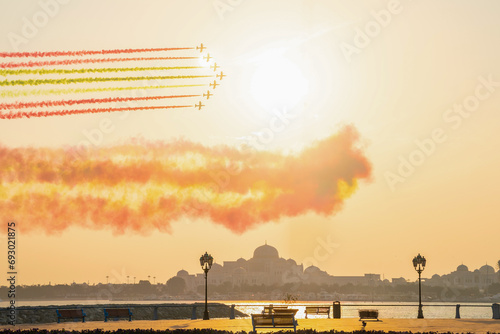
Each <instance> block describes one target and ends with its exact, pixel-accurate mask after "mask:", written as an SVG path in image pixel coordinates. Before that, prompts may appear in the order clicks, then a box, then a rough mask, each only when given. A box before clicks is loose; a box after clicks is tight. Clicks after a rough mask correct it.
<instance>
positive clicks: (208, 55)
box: [203, 53, 212, 63]
mask: <svg viewBox="0 0 500 334" xmlns="http://www.w3.org/2000/svg"><path fill="white" fill-rule="evenodd" d="M210 58H212V57H210V53H207V56H206V57H203V59H206V60H207V63H208V62H209V61H210Z"/></svg>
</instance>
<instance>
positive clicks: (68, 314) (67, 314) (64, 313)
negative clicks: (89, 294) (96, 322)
mask: <svg viewBox="0 0 500 334" xmlns="http://www.w3.org/2000/svg"><path fill="white" fill-rule="evenodd" d="M56 313H57V316H58V317H61V318H83V317H84V316H85V312H83V310H82V309H79V310H78V309H77V310H56Z"/></svg>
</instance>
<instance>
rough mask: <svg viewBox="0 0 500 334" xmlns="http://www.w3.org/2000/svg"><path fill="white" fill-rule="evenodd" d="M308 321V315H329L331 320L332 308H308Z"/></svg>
mask: <svg viewBox="0 0 500 334" xmlns="http://www.w3.org/2000/svg"><path fill="white" fill-rule="evenodd" d="M305 313H306V319H307V315H308V314H314V315H327V316H328V318H330V306H306V312H305Z"/></svg>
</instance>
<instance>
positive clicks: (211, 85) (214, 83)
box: [209, 80, 219, 89]
mask: <svg viewBox="0 0 500 334" xmlns="http://www.w3.org/2000/svg"><path fill="white" fill-rule="evenodd" d="M218 85H219V84H218V83H217V82H215V80H214V82H213V83H211V84H209V86H210V87H213V89H215V87H217V86H218Z"/></svg>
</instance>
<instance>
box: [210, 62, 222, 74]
mask: <svg viewBox="0 0 500 334" xmlns="http://www.w3.org/2000/svg"><path fill="white" fill-rule="evenodd" d="M218 67H220V66H217V63H214V64H213V65H211V66H210V68H213V69H214V72H215V71H217V68H218Z"/></svg>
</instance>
